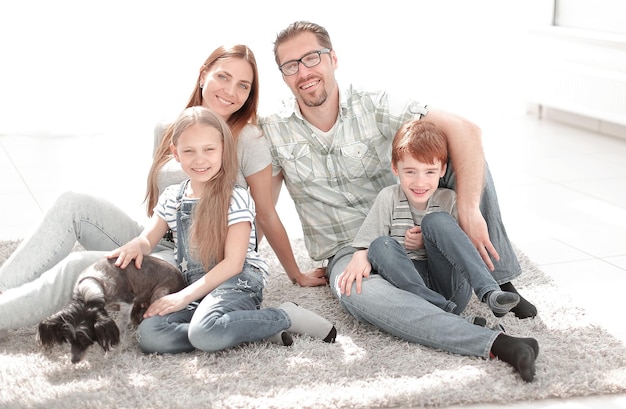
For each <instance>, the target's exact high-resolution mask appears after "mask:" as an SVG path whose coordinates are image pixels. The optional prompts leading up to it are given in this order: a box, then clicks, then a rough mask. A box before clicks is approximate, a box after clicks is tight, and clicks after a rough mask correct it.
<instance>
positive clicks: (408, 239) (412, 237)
mask: <svg viewBox="0 0 626 409" xmlns="http://www.w3.org/2000/svg"><path fill="white" fill-rule="evenodd" d="M404 248H405V249H407V250H417V249H423V248H424V237H423V236H422V228H421V226H413V227H411V228H410V229H408V230H407V231H406V233H404Z"/></svg>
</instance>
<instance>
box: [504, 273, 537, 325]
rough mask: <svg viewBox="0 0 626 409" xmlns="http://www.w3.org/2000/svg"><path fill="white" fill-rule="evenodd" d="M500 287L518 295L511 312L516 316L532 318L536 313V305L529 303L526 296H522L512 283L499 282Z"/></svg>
mask: <svg viewBox="0 0 626 409" xmlns="http://www.w3.org/2000/svg"><path fill="white" fill-rule="evenodd" d="M500 289H501V290H502V291H508V292H511V293H515V294H517V295H519V303H518V304H517V305H516V306H515V307H514V308H513V309H511V312H513V313H514V314H515V316H516V317H517V318H521V319H524V318H533V317H535V316H536V315H537V307H535V306H534V305H533V304H531V303H530V302H529V301H528V300H527V299H526V298H524V297H522V295H521V294H520V293H519V292H517V290H516V289H515V287H513V283H511V282H510V281H509V282H508V283H504V284H500Z"/></svg>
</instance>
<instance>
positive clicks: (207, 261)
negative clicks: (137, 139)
mask: <svg viewBox="0 0 626 409" xmlns="http://www.w3.org/2000/svg"><path fill="white" fill-rule="evenodd" d="M192 125H202V126H207V127H211V128H215V129H216V130H217V131H218V132H219V133H220V134H221V135H222V147H223V149H222V166H221V167H220V170H219V171H218V172H217V174H216V175H215V176H213V177H212V178H211V180H209V181H207V182H206V183H205V185H204V191H203V192H202V195H201V196H200V198H199V199H198V202H197V203H196V205H195V206H194V210H193V216H192V222H191V231H190V236H189V244H190V247H191V248H190V249H189V250H190V252H191V254H192V256H193V257H194V258H195V259H197V260H199V261H201V262H202V264H203V265H204V268H205V269H206V270H207V271H208V270H210V268H211V266H213V265H215V264H216V263H218V262H220V261H222V260H223V259H224V245H225V243H226V234H227V231H228V207H229V206H230V201H231V197H232V194H233V188H234V186H235V180H236V178H237V172H238V162H237V146H236V143H235V139H234V138H233V135H232V133H231V131H230V128H229V127H228V125H227V124H226V122H224V120H223V119H222V117H220V116H219V115H218V114H216V113H215V112H213V111H212V110H210V109H208V108H205V107H202V106H194V107H190V108H187V109H185V110H184V111H183V113H182V114H181V115H180V116H179V117H178V119H177V120H176V122H174V123H173V124H172V126H171V128H172V138H171V141H172V144H173V145H176V144H177V143H178V138H179V137H180V135H181V134H182V133H183V132H184V131H185V130H186V129H187V128H189V127H190V126H192Z"/></svg>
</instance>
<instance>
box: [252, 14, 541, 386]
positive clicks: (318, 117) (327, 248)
mask: <svg viewBox="0 0 626 409" xmlns="http://www.w3.org/2000/svg"><path fill="white" fill-rule="evenodd" d="M274 55H275V59H276V63H277V64H278V66H279V69H280V71H281V73H282V75H283V79H284V81H285V83H286V84H287V85H288V86H289V88H290V89H291V91H292V93H293V94H294V97H295V100H296V101H295V103H294V104H293V106H292V107H288V108H289V109H288V110H286V111H285V112H282V113H279V114H275V115H272V116H270V117H267V118H262V119H261V121H260V125H261V127H262V129H263V131H264V133H265V135H266V137H267V138H268V140H269V141H270V144H271V150H272V157H273V159H272V160H273V165H274V170H275V172H274V174H275V187H276V190H275V192H278V191H279V187H280V184H281V183H282V181H283V180H284V181H285V184H286V186H287V189H288V190H289V193H290V195H291V197H292V199H293V201H294V203H295V205H296V208H297V211H298V214H299V216H300V220H301V221H302V224H303V230H304V238H305V243H306V246H307V249H308V251H309V254H310V256H311V257H312V258H313V259H314V260H328V266H327V269H326V274H327V276H328V277H329V282H330V286H331V289H332V291H333V293H334V294H335V296H336V297H337V298H338V299H339V301H340V303H341V305H342V306H343V308H344V309H345V310H346V311H348V312H349V313H350V314H352V315H353V316H355V317H356V318H358V319H359V320H361V321H364V322H368V323H370V324H373V325H375V326H377V327H379V328H381V329H382V330H384V331H386V332H388V333H391V334H393V335H396V336H398V337H401V338H403V339H405V340H408V341H411V342H417V343H420V344H423V345H427V346H431V347H433V348H440V349H444V350H446V351H449V352H454V353H458V354H463V355H474V356H482V357H485V358H487V357H489V355H490V353H492V354H493V355H495V356H497V357H499V358H501V359H502V360H504V361H506V362H508V363H510V364H511V365H513V366H514V367H515V368H516V369H517V370H518V371H519V372H520V374H521V375H522V378H524V379H525V380H527V381H530V380H532V378H533V376H534V361H535V359H536V356H537V353H538V346H537V342H536V341H535V340H534V339H532V338H514V337H510V336H507V335H505V334H501V333H499V332H497V331H494V330H491V329H488V328H484V327H479V326H475V325H472V324H471V323H470V322H469V321H467V320H465V319H463V318H461V317H459V316H457V315H454V314H451V313H447V312H445V311H443V310H441V309H440V308H437V307H435V306H434V305H432V304H430V303H428V302H427V301H425V300H424V299H423V298H421V297H418V296H416V295H415V294H412V293H409V292H406V291H403V290H401V289H398V288H396V287H394V286H393V285H391V284H390V283H389V282H387V281H385V280H384V279H383V278H382V277H380V276H379V275H377V274H373V275H367V274H365V272H363V271H358V270H357V269H355V268H354V265H353V264H352V263H351V259H352V254H353V253H354V252H355V249H354V248H353V247H352V241H353V239H354V237H355V235H356V233H357V232H358V229H359V228H360V226H361V224H362V222H363V220H364V219H365V216H366V215H367V213H368V212H369V210H370V207H371V205H372V203H373V202H374V199H375V198H376V195H377V194H378V192H379V191H380V190H381V189H383V188H384V187H386V186H388V185H391V184H395V183H397V181H396V179H395V176H394V175H393V173H392V171H391V141H392V138H393V136H394V134H395V132H396V131H397V129H398V128H399V127H400V126H401V125H402V124H403V123H404V122H406V121H408V120H412V119H419V118H421V117H426V116H427V118H428V120H429V121H430V122H433V123H434V124H435V125H437V126H438V127H440V128H441V129H442V130H443V131H444V132H445V133H446V135H447V137H448V147H449V151H450V158H451V161H450V163H449V164H448V171H447V172H446V175H445V176H444V178H443V186H444V187H450V188H453V189H454V190H455V191H456V192H457V196H458V199H457V206H458V213H459V224H460V225H461V227H462V228H463V230H464V231H465V232H466V233H467V235H468V236H469V237H470V239H471V240H472V243H473V244H474V245H475V246H476V248H477V249H478V251H479V253H480V254H481V257H482V258H483V260H484V261H485V263H486V264H487V266H488V267H489V269H490V270H492V274H493V275H494V278H495V279H496V281H497V282H498V283H504V284H501V287H502V289H503V290H505V291H511V292H515V288H514V287H513V285H512V284H511V283H510V280H511V279H513V278H514V277H516V276H518V275H519V274H520V273H521V269H520V267H519V263H518V262H517V260H516V258H515V253H514V251H513V249H512V247H511V245H510V243H509V241H508V238H507V237H506V232H505V230H504V227H503V225H502V222H501V220H500V212H499V209H498V204H497V199H496V196H495V190H494V187H493V182H492V181H491V177H490V175H489V173H488V172H486V171H485V165H484V157H483V152H482V147H481V141H480V138H481V134H480V129H479V128H478V127H477V126H476V125H474V124H472V123H471V122H469V121H467V120H465V119H463V118H461V117H459V116H457V115H454V114H450V113H447V112H444V111H441V110H434V109H432V108H427V107H426V106H424V105H422V104H419V103H418V102H415V101H412V100H398V99H395V98H393V97H392V96H390V95H388V94H387V93H386V92H376V93H371V92H363V91H360V90H356V89H353V88H352V87H350V88H348V89H347V90H345V91H344V92H343V93H341V94H340V92H339V87H338V84H337V81H336V79H335V69H336V68H337V56H336V54H335V51H334V50H333V47H332V43H331V40H330V36H329V35H328V32H327V31H326V29H324V28H323V27H321V26H319V25H317V24H314V23H309V22H296V23H293V24H291V25H290V26H289V27H287V28H286V29H285V30H283V31H281V32H280V33H279V34H278V36H277V38H276V41H275V43H274ZM453 169H454V171H453ZM484 182H486V183H484ZM481 198H482V200H481ZM483 215H484V216H483ZM490 237H492V238H496V239H497V241H496V245H495V246H494V244H492V242H491V240H490ZM496 248H497V250H496ZM353 284H354V287H355V289H354V290H353V289H352V287H353ZM512 311H513V312H514V313H515V314H516V315H517V316H518V317H521V318H526V317H532V316H534V315H536V309H535V307H534V306H533V305H532V304H530V303H529V302H528V301H527V300H525V299H524V298H523V297H521V296H520V303H519V304H518V306H517V307H515V309H514V310H512Z"/></svg>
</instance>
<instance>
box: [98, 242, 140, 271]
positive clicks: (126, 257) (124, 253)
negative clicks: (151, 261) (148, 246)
mask: <svg viewBox="0 0 626 409" xmlns="http://www.w3.org/2000/svg"><path fill="white" fill-rule="evenodd" d="M142 248H143V243H142V239H141V238H140V237H136V238H134V239H132V240H131V241H129V242H128V243H126V244H124V245H123V246H122V247H118V248H117V249H115V250H113V251H112V252H110V253H109V254H107V256H106V257H107V258H115V257H117V260H115V265H116V266H118V267H120V268H122V269H124V268H126V266H128V265H129V264H130V263H131V262H132V261H133V260H135V267H137V268H141V263H142V261H143V251H142Z"/></svg>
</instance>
